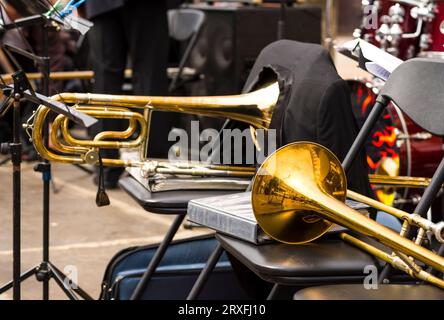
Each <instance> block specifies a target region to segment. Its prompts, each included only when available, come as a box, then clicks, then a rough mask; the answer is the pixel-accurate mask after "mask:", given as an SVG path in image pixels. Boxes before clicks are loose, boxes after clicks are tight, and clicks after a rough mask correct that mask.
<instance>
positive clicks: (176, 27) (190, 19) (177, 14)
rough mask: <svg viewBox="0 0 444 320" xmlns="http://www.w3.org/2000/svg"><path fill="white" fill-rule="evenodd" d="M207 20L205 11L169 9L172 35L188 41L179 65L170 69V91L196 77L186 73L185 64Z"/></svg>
mask: <svg viewBox="0 0 444 320" xmlns="http://www.w3.org/2000/svg"><path fill="white" fill-rule="evenodd" d="M204 21H205V13H204V12H203V11H200V10H194V9H172V10H168V25H169V33H170V37H171V38H172V39H174V40H176V41H180V42H187V45H186V48H185V50H184V53H183V55H182V57H181V58H180V61H179V65H178V67H177V69H176V68H173V69H171V68H170V69H169V70H168V74H169V77H170V78H171V83H170V86H169V92H174V91H175V90H176V89H177V87H178V86H179V85H180V84H181V83H182V82H183V81H186V80H187V79H194V78H196V75H193V76H192V77H190V76H187V75H184V70H185V66H186V64H187V62H188V59H189V58H190V54H191V52H192V50H193V48H194V46H195V44H196V41H197V39H198V37H199V34H200V31H201V29H202V25H203V24H204Z"/></svg>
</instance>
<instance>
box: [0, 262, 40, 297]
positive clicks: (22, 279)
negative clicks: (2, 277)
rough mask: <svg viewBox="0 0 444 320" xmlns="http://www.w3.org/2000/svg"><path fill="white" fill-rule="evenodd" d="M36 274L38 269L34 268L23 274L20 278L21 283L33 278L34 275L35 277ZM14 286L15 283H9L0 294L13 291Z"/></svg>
mask: <svg viewBox="0 0 444 320" xmlns="http://www.w3.org/2000/svg"><path fill="white" fill-rule="evenodd" d="M35 273H36V268H32V269H29V270H28V271H26V272H24V273H22V274H21V276H20V282H23V281H25V280H26V279H28V278H30V277H32V276H33V275H35ZM12 286H13V281H12V280H11V281H9V282H7V283H5V284H4V285H3V286H2V287H1V288H0V294H3V293H5V292H6V291H8V290H9V289H11V288H12Z"/></svg>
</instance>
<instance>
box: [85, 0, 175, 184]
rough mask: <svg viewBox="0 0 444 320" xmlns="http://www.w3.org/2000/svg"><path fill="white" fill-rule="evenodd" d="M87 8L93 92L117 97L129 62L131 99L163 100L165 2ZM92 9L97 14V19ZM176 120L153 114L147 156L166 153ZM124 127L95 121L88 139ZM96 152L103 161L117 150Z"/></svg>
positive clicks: (112, 176)
mask: <svg viewBox="0 0 444 320" xmlns="http://www.w3.org/2000/svg"><path fill="white" fill-rule="evenodd" d="M87 3H89V6H88V7H87V16H89V17H92V19H91V20H92V22H93V23H94V27H93V28H92V29H91V30H90V32H89V33H88V39H89V45H90V50H91V58H92V65H93V70H94V73H95V81H94V86H93V91H94V92H95V93H105V94H122V85H123V83H124V70H125V68H126V66H127V61H128V60H129V61H130V63H131V66H132V69H133V77H132V84H133V94H135V95H166V93H167V88H168V80H167V74H166V69H167V62H168V43H169V36H168V20H167V14H166V13H167V6H166V3H165V1H135V0H132V1H110V0H109V1H102V0H101V1H88V2H87ZM99 3H100V4H99ZM121 4H122V5H121ZM98 7H101V9H100V10H102V9H103V10H102V11H100V14H98V12H99V11H98V10H99V9H97V8H98ZM102 7H103V8H102ZM116 8H117V9H116ZM105 9H106V10H105ZM177 121H178V120H177V119H175V118H174V116H171V114H170V113H160V112H159V113H157V112H155V113H154V115H153V121H152V125H151V133H152V134H153V135H154V136H155V139H154V138H153V139H150V144H149V148H150V149H149V150H148V153H149V155H150V156H152V157H163V156H164V155H166V154H167V152H168V139H167V137H168V133H169V130H170V128H171V127H172V126H174V125H175V123H176V122H177ZM126 126H127V121H116V120H109V119H106V120H101V121H99V123H98V124H97V125H96V126H94V128H93V129H92V130H91V134H92V135H95V134H97V133H98V132H102V131H109V130H122V129H124V128H126ZM101 153H102V156H103V157H104V158H117V157H118V156H119V153H118V150H106V149H104V150H102V151H101ZM111 172H117V173H111ZM119 175H120V173H119V170H118V169H113V168H108V169H107V170H106V172H105V178H106V179H108V177H109V179H110V180H114V181H115V182H117V178H118V176H119Z"/></svg>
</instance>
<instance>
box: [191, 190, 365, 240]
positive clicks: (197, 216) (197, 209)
mask: <svg viewBox="0 0 444 320" xmlns="http://www.w3.org/2000/svg"><path fill="white" fill-rule="evenodd" d="M346 203H347V205H348V206H349V207H351V208H353V209H355V210H358V211H359V212H361V213H362V214H363V215H366V216H368V214H369V212H368V211H367V209H369V208H370V207H369V206H368V205H365V204H363V203H360V202H356V201H352V200H347V202H346ZM187 218H188V220H189V221H191V222H193V223H197V224H199V225H202V226H205V227H208V228H210V229H213V230H215V231H217V232H220V233H223V234H226V235H228V236H232V237H235V238H238V239H241V240H245V241H247V242H250V243H253V244H256V245H260V244H264V243H268V242H270V241H273V240H272V239H271V238H270V237H269V236H268V235H266V234H265V232H264V231H263V230H262V229H261V227H260V226H259V225H258V223H257V221H256V219H255V217H254V213H253V206H252V204H251V192H242V193H234V194H230V195H226V196H218V197H210V198H204V199H195V200H191V201H190V202H189V203H188V217H187ZM344 230H346V229H345V228H343V227H341V226H338V225H333V227H332V228H331V229H330V231H329V232H330V233H337V232H341V231H344Z"/></svg>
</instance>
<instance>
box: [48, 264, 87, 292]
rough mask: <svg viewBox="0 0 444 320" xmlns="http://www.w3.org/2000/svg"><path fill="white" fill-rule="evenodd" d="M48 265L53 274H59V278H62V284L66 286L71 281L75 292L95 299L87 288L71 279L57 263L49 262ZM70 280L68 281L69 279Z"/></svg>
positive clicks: (72, 289)
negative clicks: (84, 288)
mask: <svg viewBox="0 0 444 320" xmlns="http://www.w3.org/2000/svg"><path fill="white" fill-rule="evenodd" d="M48 267H49V269H50V270H51V274H52V275H53V276H57V277H58V278H59V279H62V285H63V286H64V287H65V288H66V284H67V283H69V284H70V285H71V288H70V289H69V290H71V291H72V292H74V293H75V294H77V295H79V296H80V297H82V298H83V299H85V300H94V298H93V297H91V296H90V295H89V294H88V293H87V292H86V291H85V290H83V289H82V288H81V287H80V286H79V285H78V284H77V283H75V282H74V281H71V280H70V279H69V278H68V277H67V276H66V275H65V274H64V273H63V272H62V271H60V270H59V269H58V268H57V267H56V266H55V265H53V264H52V263H51V262H48ZM67 280H68V281H67ZM70 295H71V294H70Z"/></svg>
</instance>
